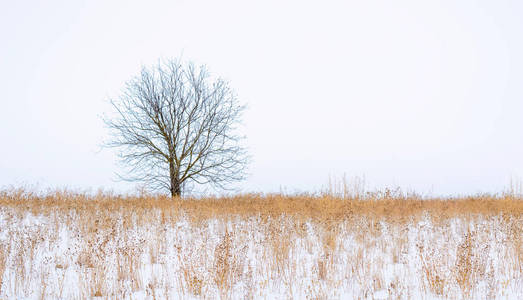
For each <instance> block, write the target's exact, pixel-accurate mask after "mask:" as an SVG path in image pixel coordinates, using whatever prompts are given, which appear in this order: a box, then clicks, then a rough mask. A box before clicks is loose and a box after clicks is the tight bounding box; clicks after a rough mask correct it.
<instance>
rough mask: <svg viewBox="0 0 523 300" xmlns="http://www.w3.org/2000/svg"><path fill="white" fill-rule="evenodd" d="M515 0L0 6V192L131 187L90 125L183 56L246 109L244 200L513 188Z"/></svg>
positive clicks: (519, 103)
mask: <svg viewBox="0 0 523 300" xmlns="http://www.w3.org/2000/svg"><path fill="white" fill-rule="evenodd" d="M522 20H523V1H517V0H514V1H503V0H496V1H468V0H460V1H454V0H452V1H419V0H412V1H404V0H397V1H388V0H381V1H376V0H365V1H363V0H361V1H331V0H324V1H304V0H300V1H297V0H296V1H269V0H265V1H256V2H254V1H245V0H243V1H241V0H238V1H229V0H221V1H198V0H192V1H70V0H67V1H65V0H64V1H3V2H2V3H1V4H0V38H1V40H0V43H1V44H0V91H1V98H0V99H1V100H0V101H1V106H0V141H1V147H0V186H8V185H21V184H31V185H33V184H38V186H39V187H41V188H43V187H69V188H80V189H94V190H96V189H97V188H100V187H104V188H108V189H115V190H117V191H132V190H133V185H131V184H127V183H119V182H114V181H113V179H114V178H115V176H114V173H115V172H116V171H118V167H117V164H116V157H115V154H114V152H112V151H109V150H104V151H101V152H100V151H99V145H100V143H101V142H102V141H103V139H104V138H105V137H106V136H107V131H106V129H105V128H104V126H103V122H102V121H101V120H100V115H102V114H103V113H104V112H107V111H108V110H109V109H110V107H109V106H108V104H107V99H108V98H109V97H114V96H117V95H118V93H119V92H120V91H121V90H122V87H123V84H124V82H125V81H127V80H128V79H130V78H131V77H132V76H133V75H136V74H137V72H138V71H139V69H140V67H141V66H142V65H151V64H153V63H155V62H157V60H158V59H159V58H162V57H163V58H171V57H180V56H183V58H184V59H186V60H192V61H194V62H196V63H198V64H206V65H207V66H208V68H209V69H210V71H211V72H212V73H213V74H215V75H218V76H221V77H223V78H225V79H227V80H229V81H230V83H231V86H232V87H233V88H234V89H235V91H236V92H237V94H238V96H239V99H240V101H242V102H243V103H247V104H248V106H249V110H248V111H247V112H246V113H245V115H244V125H245V126H244V129H243V131H244V133H245V134H246V135H247V146H248V148H249V150H250V153H251V155H252V157H253V163H252V164H251V167H250V171H249V172H250V174H251V175H250V176H249V177H248V179H247V180H246V181H245V182H243V183H241V184H240V185H239V186H240V187H241V188H242V189H243V191H245V192H249V191H261V192H277V191H279V190H280V189H282V188H283V189H286V190H287V191H290V192H292V191H317V190H318V189H320V188H321V186H324V185H326V184H327V181H328V178H329V175H330V176H342V175H343V174H344V173H345V174H346V175H347V177H348V178H350V177H351V176H365V177H366V181H367V184H368V185H369V186H371V187H383V186H389V187H391V186H400V187H403V188H404V189H410V190H416V191H419V192H421V193H427V192H432V193H433V194H447V195H448V194H452V195H456V194H466V193H477V192H499V191H501V190H503V188H504V187H506V186H507V184H508V182H509V179H510V178H511V176H513V177H518V176H523V134H522V131H523V118H522V117H521V116H522V113H523V84H522V83H523V55H522V53H523V21H522Z"/></svg>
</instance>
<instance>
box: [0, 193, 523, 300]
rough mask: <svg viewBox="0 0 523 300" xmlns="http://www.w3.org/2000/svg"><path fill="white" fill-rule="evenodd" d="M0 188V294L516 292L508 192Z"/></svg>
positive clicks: (519, 252) (520, 269)
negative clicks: (411, 196) (227, 194)
mask: <svg viewBox="0 0 523 300" xmlns="http://www.w3.org/2000/svg"><path fill="white" fill-rule="evenodd" d="M2 197H3V198H2ZM2 197H0V199H1V200H0V204H2V206H0V275H1V277H0V299H40V298H45V299H76V298H79V299H83V298H89V299H92V298H95V299H96V298H99V299H105V298H114V299H193V298H194V299H199V298H210V299H251V298H254V299H287V298H289V299H358V298H359V299H447V298H452V299H468V298H472V299H523V236H522V235H523V214H522V209H521V207H523V206H522V205H521V203H520V202H521V201H522V200H518V199H508V200H507V199H505V200H502V199H495V198H488V199H487V200H485V201H491V202H494V201H512V202H510V203H512V204H511V205H512V207H511V211H510V212H507V211H504V210H503V208H502V206H503V205H495V204H492V209H489V207H490V206H488V205H490V204H488V203H487V204H485V205H486V210H485V211H483V210H482V209H472V208H471V209H470V212H467V211H466V210H464V208H459V209H457V208H455V209H450V208H449V209H440V208H434V207H433V206H429V204H427V208H424V207H423V205H425V204H423V203H425V202H423V201H417V202H416V203H422V204H416V203H410V202H408V201H411V200H408V199H407V200H405V199H393V200H363V201H359V202H355V201H352V200H342V199H330V200H329V199H327V200H326V199H324V198H321V199H320V198H318V199H316V198H314V197H313V198H306V199H300V197H299V196H296V197H293V198H289V199H287V198H285V197H280V198H277V197H276V198H274V199H272V198H271V199H272V200H271V199H262V200H260V202H262V203H264V204H263V205H261V204H259V203H256V199H253V196H250V198H249V200H248V201H247V200H245V201H247V202H245V201H244V200H241V197H239V198H237V199H229V200H227V201H222V202H220V200H219V199H215V200H213V201H210V202H209V201H207V202H206V201H200V202H199V201H198V200H191V201H192V202H191V203H192V204H190V205H188V206H185V204H184V203H183V202H181V201H183V200H180V201H177V202H176V203H173V201H170V200H169V199H163V200H161V199H160V200H158V199H157V200H154V201H153V200H147V201H148V202H149V203H148V204H147V205H138V203H142V202H144V201H142V202H140V199H133V200H129V201H127V202H126V200H125V199H121V198H118V199H116V200H114V201H113V200H110V199H109V198H110V197H109V196H104V197H105V198H104V199H103V200H96V199H90V198H89V197H87V196H79V195H76V196H75V195H66V194H56V195H53V196H48V197H47V198H45V199H43V198H38V197H36V196H31V195H29V196H28V195H22V194H20V193H18V194H16V193H11V194H7V193H6V194H4V195H3V196H2ZM16 197H19V198H20V199H16ZM2 201H3V202H2ZM234 201H237V202H242V201H243V202H242V203H241V204H238V207H247V206H248V205H251V206H254V207H253V208H252V209H250V210H248V209H245V208H244V209H243V210H242V209H236V210H235V209H232V208H231V212H230V213H229V214H227V213H225V212H226V211H227V209H228V208H227V207H234V203H235V202H234ZM315 201H316V202H315ZM329 201H332V203H331V202H329ZM380 201H381V202H380ZM386 201H388V202H386ZM456 201H457V202H456ZM456 201H455V202H456V203H458V204H456V205H457V206H459V205H461V204H459V201H463V202H465V201H466V200H456ZM351 202H352V203H353V204H351ZM382 202H383V203H382ZM199 203H202V204H199ZM219 203H226V204H224V207H222V208H219V209H218V210H216V209H215V208H214V207H215V206H216V205H219ZM249 203H251V204H249ZM253 203H256V204H253ZM358 203H359V204H358ZM373 203H374V204H373ZM401 203H406V204H408V205H406V204H405V205H404V206H405V207H406V208H405V209H402V208H401V207H395V209H394V210H393V209H391V210H390V212H388V211H387V210H386V207H388V206H390V205H396V206H398V205H402V204H401ZM426 203H430V201H426ZM507 203H508V202H507ZM514 203H515V204H514ZM411 204H412V207H418V209H417V210H416V209H415V208H410V209H407V208H408V207H409V205H411ZM373 205H374V206H375V208H374V210H372V209H373V207H374V206H373ZM482 205H483V204H482ZM457 206H454V207H457ZM307 207H309V208H310V209H307ZM322 207H323V209H322ZM363 207H365V208H363ZM438 207H439V206H438ZM443 207H446V206H445V205H443ZM463 207H465V208H466V205H463ZM500 207H501V208H500ZM514 207H515V208H514ZM263 208H265V209H266V210H265V211H264V210H263ZM514 210H515V211H514Z"/></svg>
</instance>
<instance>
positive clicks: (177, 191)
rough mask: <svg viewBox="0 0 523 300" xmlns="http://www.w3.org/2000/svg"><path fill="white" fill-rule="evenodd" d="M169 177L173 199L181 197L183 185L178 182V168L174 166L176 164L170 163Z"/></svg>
mask: <svg viewBox="0 0 523 300" xmlns="http://www.w3.org/2000/svg"><path fill="white" fill-rule="evenodd" d="M169 176H170V179H171V187H170V191H171V197H173V198H174V197H180V196H181V195H182V185H181V183H180V181H179V180H178V176H177V172H176V167H175V165H174V162H170V163H169Z"/></svg>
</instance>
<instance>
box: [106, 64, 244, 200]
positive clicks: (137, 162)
mask: <svg viewBox="0 0 523 300" xmlns="http://www.w3.org/2000/svg"><path fill="white" fill-rule="evenodd" d="M111 104H112V106H113V108H114V110H115V112H116V117H115V118H112V119H109V118H105V119H104V122H105V124H106V126H107V127H108V128H109V129H110V130H111V139H110V141H108V142H107V143H106V146H107V147H116V148H118V149H119V150H120V152H119V157H120V162H121V163H122V164H123V165H124V166H125V167H126V169H127V170H128V173H129V174H128V175H126V176H121V175H120V178H121V179H123V180H128V181H139V182H143V183H144V184H145V186H146V187H147V188H149V189H152V190H157V189H163V190H168V191H169V192H170V194H171V195H172V196H173V197H174V196H180V195H181V193H182V192H183V190H184V189H186V188H187V187H189V186H190V185H191V184H210V185H212V186H213V187H216V188H226V187H227V185H228V184H229V183H232V182H235V181H238V180H242V179H244V177H245V169H246V165H247V162H248V156H247V153H246V151H245V149H244V148H243V147H242V145H241V142H242V141H243V139H244V137H243V136H239V135H237V134H236V133H235V130H236V128H237V126H238V125H239V122H240V117H241V115H242V112H243V111H244V109H245V107H244V106H241V105H239V103H238V100H237V98H236V95H235V93H234V92H233V91H232V89H231V88H230V87H229V85H228V83H227V82H226V81H224V80H222V79H213V78H212V77H211V76H210V74H209V72H208V71H207V69H206V68H205V67H204V66H200V67H196V66H194V64H191V63H188V64H182V63H181V62H179V61H177V60H169V61H164V62H160V63H158V65H157V66H155V67H153V68H145V67H144V68H142V71H141V73H140V75H139V76H136V77H134V78H133V79H131V80H130V81H129V82H127V84H126V86H125V90H124V92H123V94H122V95H121V96H120V97H119V98H118V99H113V100H111Z"/></svg>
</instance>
